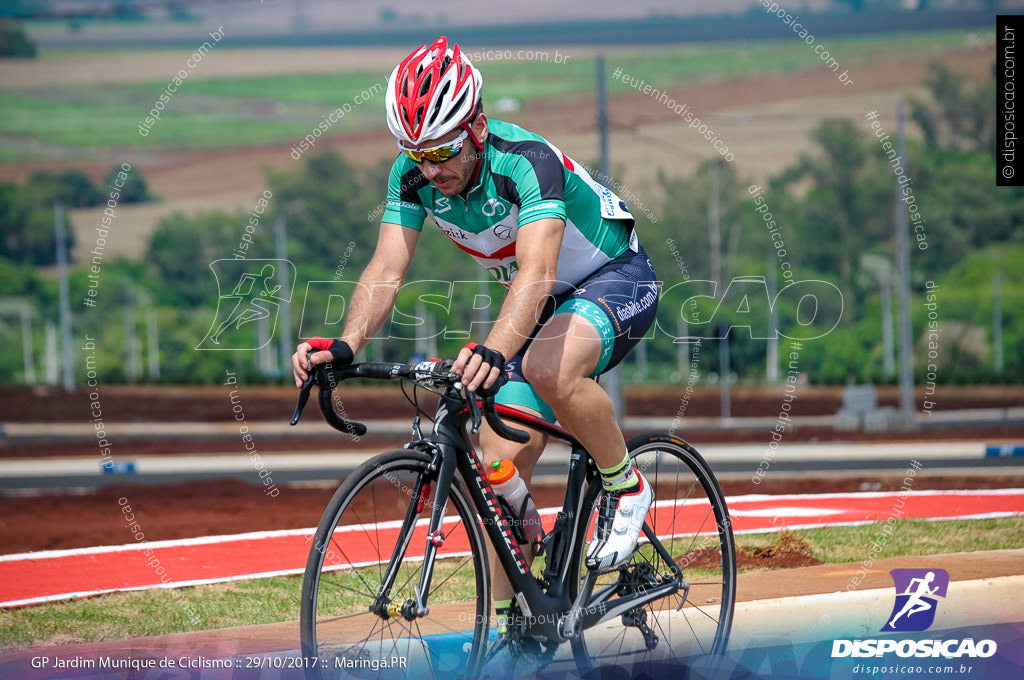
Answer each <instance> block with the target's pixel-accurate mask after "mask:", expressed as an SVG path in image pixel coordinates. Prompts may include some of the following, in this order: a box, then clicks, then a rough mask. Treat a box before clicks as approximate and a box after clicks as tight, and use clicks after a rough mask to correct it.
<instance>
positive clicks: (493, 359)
mask: <svg viewBox="0 0 1024 680" xmlns="http://www.w3.org/2000/svg"><path fill="white" fill-rule="evenodd" d="M466 348H467V349H469V350H470V351H472V352H473V354H477V355H479V356H480V358H481V359H483V360H484V363H485V364H489V365H490V366H491V368H494V367H497V369H498V378H497V379H496V380H495V381H494V384H493V385H491V386H490V387H486V388H485V387H483V386H481V387H480V389H478V390H477V391H476V393H477V394H478V395H479V396H481V397H492V396H494V395H495V394H497V393H498V390H499V389H501V386H502V385H504V384H505V383H507V382H508V374H506V373H505V363H506V362H505V355H503V354H502V353H501V352H499V351H498V350H496V349H490V348H488V347H484V346H483V345H479V344H477V343H475V342H468V343H466Z"/></svg>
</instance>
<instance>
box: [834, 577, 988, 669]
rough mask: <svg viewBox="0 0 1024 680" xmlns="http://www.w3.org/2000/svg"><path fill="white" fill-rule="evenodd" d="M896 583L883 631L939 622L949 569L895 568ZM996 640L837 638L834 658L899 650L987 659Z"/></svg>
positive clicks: (916, 654) (910, 653)
mask: <svg viewBox="0 0 1024 680" xmlns="http://www.w3.org/2000/svg"><path fill="white" fill-rule="evenodd" d="M889 573H890V574H891V575H892V580H893V583H894V584H895V586H896V601H895V603H893V607H892V613H890V614H889V616H888V618H887V619H886V623H885V625H884V626H882V628H881V632H883V633H913V632H920V631H924V630H928V629H929V628H931V626H932V624H933V623H935V612H936V610H937V609H938V604H939V601H938V600H937V599H936V598H937V597H941V598H945V597H946V591H947V590H948V589H949V572H947V571H946V570H945V569H934V568H933V569H893V570H892V571H890V572H889ZM996 649H997V648H996V643H995V641H994V640H978V641H977V642H975V641H974V640H973V639H972V638H966V639H963V640H959V639H947V640H894V639H884V640H833V642H832V657H833V658H836V657H844V656H852V657H862V658H863V657H880V656H884V655H886V654H891V653H895V654H896V655H897V656H900V657H904V658H906V657H919V658H927V657H932V658H935V657H940V656H941V657H943V658H946V659H953V658H959V657H969V658H979V657H980V658H987V657H990V656H992V655H994V654H995V653H996Z"/></svg>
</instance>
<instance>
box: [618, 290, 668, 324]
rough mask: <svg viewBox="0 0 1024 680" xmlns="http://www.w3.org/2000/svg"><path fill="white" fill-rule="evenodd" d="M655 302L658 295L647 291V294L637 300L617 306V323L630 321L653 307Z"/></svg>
mask: <svg viewBox="0 0 1024 680" xmlns="http://www.w3.org/2000/svg"><path fill="white" fill-rule="evenodd" d="M657 300H658V294H657V293H656V292H655V291H653V290H649V291H647V294H646V295H644V296H643V297H642V298H640V299H639V300H630V301H629V302H626V303H624V304H621V305H618V307H617V308H616V310H615V316H617V317H619V321H626V320H628V319H632V318H633V317H634V316H636V315H637V314H639V313H641V312H643V311H644V310H645V309H647V308H648V307H650V306H651V305H653V304H654V303H655V302H656V301H657Z"/></svg>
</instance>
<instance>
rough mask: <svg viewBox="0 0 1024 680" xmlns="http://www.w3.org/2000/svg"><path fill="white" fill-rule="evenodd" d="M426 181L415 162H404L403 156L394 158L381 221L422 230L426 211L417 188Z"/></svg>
mask: <svg viewBox="0 0 1024 680" xmlns="http://www.w3.org/2000/svg"><path fill="white" fill-rule="evenodd" d="M426 183H427V179H426V177H424V176H423V173H422V172H420V170H419V168H417V167H416V165H415V163H412V162H411V161H408V162H406V159H405V157H404V156H399V157H398V158H396V159H395V162H394V163H393V164H392V166H391V174H390V175H389V176H388V197H387V202H386V204H385V207H384V215H383V216H382V217H381V222H391V223H393V224H400V225H402V226H403V227H409V228H410V229H415V230H416V231H422V230H423V221H424V220H425V219H426V217H427V211H426V209H425V208H424V207H423V203H422V201H421V200H420V196H419V190H420V189H421V188H422V187H423V186H424V185H425V184H426Z"/></svg>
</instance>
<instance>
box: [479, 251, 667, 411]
mask: <svg viewBox="0 0 1024 680" xmlns="http://www.w3.org/2000/svg"><path fill="white" fill-rule="evenodd" d="M637 250H638V252H635V253H634V252H633V251H632V250H627V251H626V252H625V253H623V254H622V255H620V256H618V257H617V258H615V259H613V260H611V261H609V262H608V263H607V264H605V265H604V266H602V267H601V268H599V269H598V270H596V271H595V272H594V273H592V274H591V275H590V276H588V277H587V278H586V279H584V280H583V281H581V282H580V283H578V284H577V285H576V286H575V287H574V288H572V289H570V290H568V291H565V292H564V293H561V294H559V295H556V296H550V297H549V298H548V302H547V305H546V306H545V307H544V311H543V313H542V314H541V317H540V322H539V323H538V324H537V326H536V327H535V328H534V329H533V332H532V333H530V336H529V338H528V339H527V341H526V342H525V343H524V344H523V346H522V348H520V350H519V352H518V353H517V354H516V355H515V356H514V357H512V358H511V359H509V361H508V362H507V363H506V364H505V372H506V374H507V375H508V377H509V381H508V383H506V384H505V385H504V386H503V387H502V388H501V390H499V391H498V395H497V396H496V397H495V401H496V402H497V403H499V404H505V405H508V406H513V407H515V406H525V407H529V408H532V409H534V410H535V411H537V412H539V413H540V414H541V415H542V416H543V417H544V419H545V420H547V421H548V422H549V423H554V422H555V413H554V411H553V410H552V409H551V407H550V406H549V405H548V404H547V403H546V402H545V401H544V400H543V399H541V398H540V396H539V395H538V394H537V392H536V391H535V390H534V389H533V386H531V385H530V383H529V381H528V380H527V379H526V378H525V377H524V376H523V368H522V366H523V356H524V355H525V354H526V350H528V349H529V348H530V344H531V343H532V342H533V339H534V338H535V337H536V336H537V333H539V332H540V329H541V328H542V327H543V326H544V324H545V323H547V322H548V321H550V320H551V318H552V317H554V316H557V315H558V314H578V315H580V316H582V317H583V318H584V319H586V320H587V321H589V322H590V323H591V324H592V325H593V326H594V328H596V329H597V331H598V334H599V335H600V336H601V358H600V359H599V360H598V362H597V366H596V367H595V368H594V371H593V373H591V377H597V376H599V375H601V374H602V373H604V372H606V371H609V370H611V369H612V368H614V367H615V366H616V365H618V363H619V362H620V361H622V359H623V358H624V357H625V356H626V354H628V353H629V351H630V350H631V349H633V347H634V346H636V344H637V343H638V342H640V340H641V339H643V337H644V334H645V333H646V332H647V331H648V329H650V327H651V325H652V324H653V323H654V315H655V312H656V311H657V309H658V284H657V282H656V281H655V275H654V267H653V266H652V265H651V261H650V259H648V257H647V253H646V252H644V249H643V247H640V246H638V247H637Z"/></svg>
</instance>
